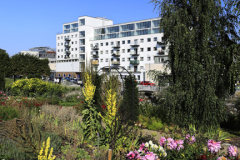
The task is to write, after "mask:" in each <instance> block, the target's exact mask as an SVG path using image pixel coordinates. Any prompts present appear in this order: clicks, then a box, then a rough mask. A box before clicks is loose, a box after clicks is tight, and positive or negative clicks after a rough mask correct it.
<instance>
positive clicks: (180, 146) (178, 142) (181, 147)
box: [175, 140, 184, 151]
mask: <svg viewBox="0 0 240 160" xmlns="http://www.w3.org/2000/svg"><path fill="white" fill-rule="evenodd" d="M175 143H176V144H177V150H178V151H180V149H183V148H184V146H183V143H184V141H183V140H175Z"/></svg>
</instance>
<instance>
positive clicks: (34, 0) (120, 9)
mask: <svg viewBox="0 0 240 160" xmlns="http://www.w3.org/2000/svg"><path fill="white" fill-rule="evenodd" d="M149 1H150V0H84V1H83V0H11V1H4V0H1V1H0V2H1V4H0V28H1V29H0V48H2V49H4V50H6V51H7V52H8V54H9V55H10V56H12V55H14V54H16V53H18V52H20V51H23V50H29V48H33V47H42V46H49V47H51V48H56V34H57V33H58V32H62V24H63V23H68V22H72V21H77V18H78V17H80V16H84V15H87V16H92V17H103V16H105V18H107V19H111V20H113V23H114V24H118V23H124V22H130V21H136V20H142V19H149V18H156V17H158V13H157V10H155V11H154V4H152V3H149Z"/></svg>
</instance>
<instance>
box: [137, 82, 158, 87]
mask: <svg viewBox="0 0 240 160" xmlns="http://www.w3.org/2000/svg"><path fill="white" fill-rule="evenodd" d="M140 84H141V85H150V86H155V83H152V82H150V81H142V82H141V83H140Z"/></svg>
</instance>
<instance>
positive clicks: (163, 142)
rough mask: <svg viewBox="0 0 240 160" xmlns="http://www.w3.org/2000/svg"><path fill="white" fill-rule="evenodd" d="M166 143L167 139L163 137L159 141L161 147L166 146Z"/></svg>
mask: <svg viewBox="0 0 240 160" xmlns="http://www.w3.org/2000/svg"><path fill="white" fill-rule="evenodd" d="M165 142H166V138H165V137H161V138H160V140H159V143H160V146H162V147H163V145H164V144H165Z"/></svg>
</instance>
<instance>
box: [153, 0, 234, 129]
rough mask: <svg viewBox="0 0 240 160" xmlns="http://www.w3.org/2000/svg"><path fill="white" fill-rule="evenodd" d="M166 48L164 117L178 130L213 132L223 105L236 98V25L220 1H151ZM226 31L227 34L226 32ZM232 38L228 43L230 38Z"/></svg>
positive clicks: (219, 119)
mask: <svg viewBox="0 0 240 160" xmlns="http://www.w3.org/2000/svg"><path fill="white" fill-rule="evenodd" d="M151 2H153V3H155V7H158V9H159V12H160V17H161V18H162V21H161V23H160V29H163V30H164V37H165V40H166V41H165V42H166V44H168V46H169V54H168V55H169V68H170V70H171V76H172V77H171V81H170V87H169V93H167V95H166V101H165V111H166V112H167V115H168V117H169V118H170V119H171V120H172V121H173V122H175V123H177V122H178V123H179V125H181V126H188V125H189V124H190V123H192V124H194V125H196V127H197V128H199V127H203V126H204V127H206V126H207V127H208V126H213V127H218V126H219V124H220V122H222V121H223V120H224V119H226V113H225V104H224V100H225V97H226V95H228V94H233V93H234V92H235V87H234V84H235V80H236V75H237V73H238V70H239V69H238V68H237V66H238V65H237V64H236V63H234V61H233V55H234V53H235V52H236V50H237V43H236V41H237V40H239V37H238V36H237V35H235V33H234V31H235V30H234V28H233V27H232V26H231V25H234V23H235V21H231V19H229V21H228V19H227V18H232V20H233V19H235V18H236V17H232V16H231V15H227V14H224V13H223V8H221V1H220V0H152V1H151ZM227 31H229V32H227ZM230 36H231V38H232V39H230V38H229V37H230Z"/></svg>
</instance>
